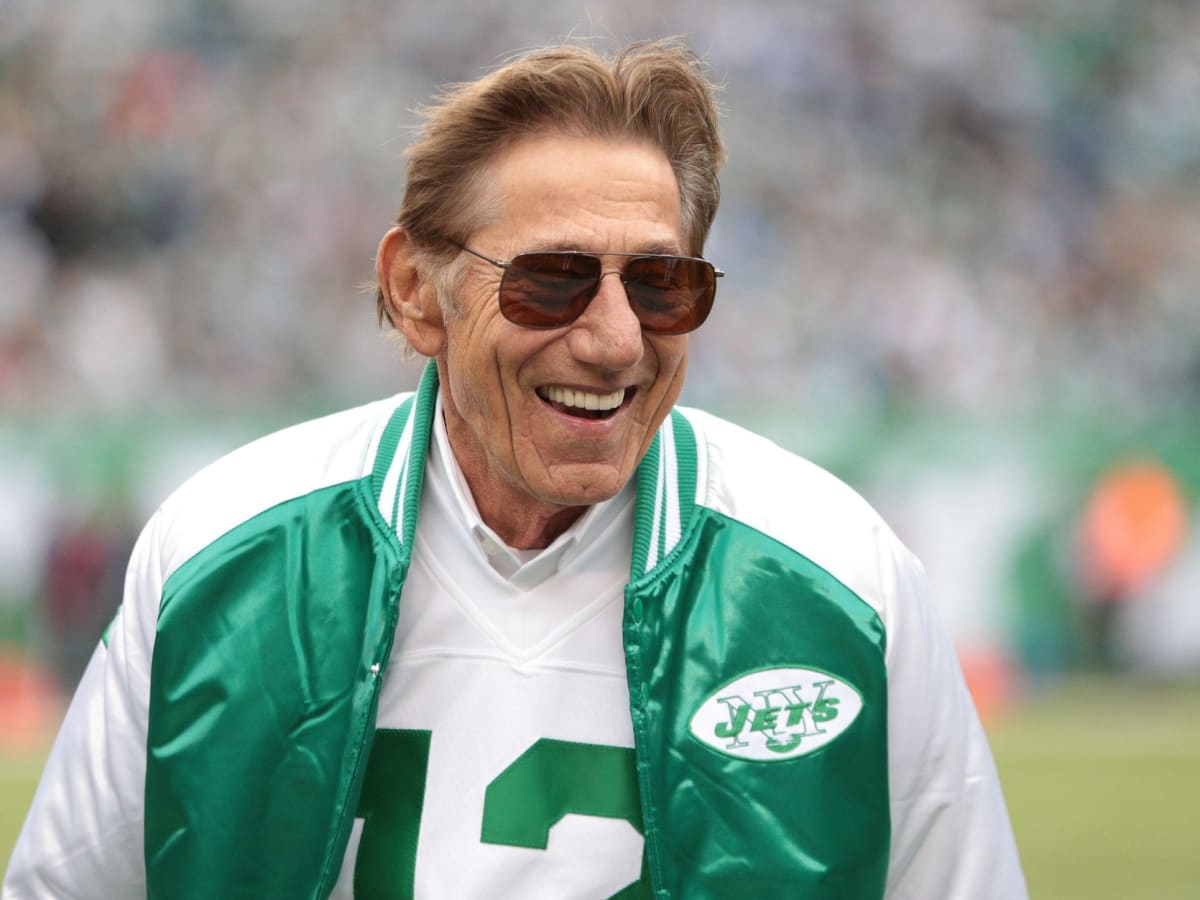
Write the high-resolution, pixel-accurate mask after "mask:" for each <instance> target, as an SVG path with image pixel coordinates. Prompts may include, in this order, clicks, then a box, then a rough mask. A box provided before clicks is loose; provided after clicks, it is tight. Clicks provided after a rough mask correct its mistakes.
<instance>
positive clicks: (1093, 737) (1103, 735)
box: [0, 679, 1200, 900]
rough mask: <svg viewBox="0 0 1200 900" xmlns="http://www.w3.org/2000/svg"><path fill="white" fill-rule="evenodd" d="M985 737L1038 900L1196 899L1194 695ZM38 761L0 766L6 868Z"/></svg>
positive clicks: (1120, 694) (1170, 691)
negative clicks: (994, 755) (1001, 782)
mask: <svg viewBox="0 0 1200 900" xmlns="http://www.w3.org/2000/svg"><path fill="white" fill-rule="evenodd" d="M989 730H990V732H991V737H992V747H993V750H994V751H995V754H996V760H997V764H998V765H999V767H1000V774H1001V778H1002V779H1003V782H1004V790H1005V794H1006V796H1007V798H1008V806H1009V812H1010V813H1011V815H1012V819H1013V827H1014V828H1015V830H1016V833H1017V842H1018V844H1019V845H1020V847H1021V855H1022V860H1023V862H1024V865H1025V872H1026V875H1027V877H1028V880H1029V888H1030V894H1031V896H1032V897H1033V900H1194V898H1196V897H1197V896H1200V840H1198V839H1200V686H1190V687H1182V686H1178V685H1165V684H1158V683H1141V682H1128V681H1105V680H1095V679H1092V680H1085V679H1077V680H1069V681H1064V682H1060V683H1058V684H1057V685H1055V686H1054V687H1052V688H1049V689H1046V690H1043V691H1041V692H1038V693H1037V694H1034V695H1032V696H1027V697H1026V699H1025V700H1024V701H1023V702H1022V703H1020V704H1019V705H1017V706H1015V707H1013V708H1012V709H1010V710H1009V711H1007V712H1005V713H1002V714H1001V715H1000V716H999V717H998V718H997V719H996V720H995V721H994V722H992V723H991V725H990V729H989ZM41 761H42V758H41V755H34V756H25V757H13V756H8V757H0V859H4V860H5V861H6V862H7V859H8V856H9V854H10V853H11V851H12V845H13V842H14V841H15V840H16V834H17V831H18V829H19V828H20V823H21V819H22V818H23V816H24V812H25V808H26V807H27V806H28V804H29V800H30V798H31V797H32V796H33V789H34V785H35V782H36V780H37V776H38V772H39V770H40V768H41ZM930 900H935V898H930Z"/></svg>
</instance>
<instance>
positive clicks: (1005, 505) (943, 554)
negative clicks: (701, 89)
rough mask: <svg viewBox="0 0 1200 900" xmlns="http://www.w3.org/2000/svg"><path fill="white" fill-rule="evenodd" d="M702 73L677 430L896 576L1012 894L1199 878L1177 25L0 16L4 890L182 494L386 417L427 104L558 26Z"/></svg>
mask: <svg viewBox="0 0 1200 900" xmlns="http://www.w3.org/2000/svg"><path fill="white" fill-rule="evenodd" d="M668 34H686V35H687V36H688V40H689V42H690V44H691V46H692V47H693V48H694V49H696V50H697V51H698V52H699V53H700V54H701V55H703V56H704V57H705V58H706V59H707V60H708V62H709V63H710V65H711V67H712V69H713V72H714V74H715V76H716V77H717V78H718V79H719V80H721V81H722V82H723V83H724V90H723V93H722V103H723V106H724V109H725V113H724V128H725V133H726V138H727V142H728V146H729V155H730V160H729V164H728V166H727V169H726V171H725V173H724V175H723V178H722V185H723V191H724V199H723V202H722V210H721V213H720V214H719V216H718V220H717V225H716V227H715V228H714V231H713V235H712V238H711V241H710V243H709V246H708V253H707V255H708V256H710V257H711V258H712V259H713V260H714V261H716V262H717V263H718V264H719V265H720V266H722V267H723V268H725V269H726V270H727V271H728V272H729V276H728V277H727V278H726V279H725V280H724V281H723V283H722V285H721V296H720V298H719V302H718V305H717V308H716V309H715V311H714V313H713V315H712V318H711V319H710V322H709V324H708V326H707V327H706V328H705V329H704V330H702V331H701V332H700V333H699V334H697V335H696V337H695V338H694V343H693V356H692V360H693V362H692V369H691V372H690V374H689V378H690V381H689V386H688V389H687V392H686V394H685V401H686V402H688V403H692V404H695V405H701V406H705V407H708V408H710V409H713V410H714V411H717V412H720V413H722V414H725V415H727V416H729V417H731V418H734V419H736V420H738V421H741V422H743V423H744V424H747V425H749V426H751V427H754V428H757V429H758V430H760V431H763V432H765V433H767V434H769V435H771V436H773V437H775V438H776V439H777V440H779V441H780V442H781V443H783V444H785V445H786V446H789V447H790V448H792V449H795V450H797V451H799V452H802V453H805V454H806V455H809V456H811V457H813V458H814V459H816V460H818V461H819V462H821V463H823V464H824V465H826V466H828V467H830V468H832V469H833V470H834V471H835V472H837V473H838V474H839V475H841V476H842V477H843V478H845V479H846V480H847V481H849V482H850V483H851V484H853V485H854V486H855V487H856V488H858V489H859V490H860V491H861V492H862V493H864V494H865V495H866V496H867V497H868V498H869V499H870V500H871V501H872V502H873V503H875V504H876V505H877V506H878V507H880V508H881V510H882V511H883V512H884V513H885V515H886V516H887V517H888V518H889V519H890V521H891V522H892V523H893V524H894V526H895V527H896V529H897V531H898V532H899V533H900V534H901V536H902V537H903V538H904V539H905V540H906V542H907V543H909V544H910V545H911V546H912V547H913V548H914V549H915V550H916V551H917V552H918V554H919V555H920V556H921V557H922V558H923V560H924V561H925V564H926V568H927V569H928V570H929V572H930V576H931V581H932V584H933V587H934V591H935V597H936V600H937V602H938V604H939V606H940V607H941V608H942V610H943V612H944V614H945V617H946V619H947V622H948V623H949V625H950V627H951V630H952V632H953V634H954V636H955V639H956V642H957V644H958V647H959V650H960V655H961V657H962V659H963V662H964V666H965V668H966V670H967V673H968V676H969V678H970V681H971V683H972V687H973V690H974V692H975V696H976V698H977V702H978V703H979V706H980V708H981V711H982V712H983V714H984V716H985V721H986V723H987V725H988V727H989V730H990V731H991V733H992V737H993V743H994V746H995V749H996V754H997V758H998V761H999V764H1000V766H1001V771H1002V775H1003V777H1004V780H1005V785H1006V791H1007V793H1008V795H1009V800H1010V809H1011V812H1012V815H1013V819H1014V824H1015V827H1016V829H1017V835H1018V841H1019V843H1020V844H1021V847H1022V851H1023V856H1024V860H1025V865H1026V868H1027V871H1028V874H1029V879H1030V885H1031V889H1032V891H1033V895H1034V897H1035V898H1049V900H1053V898H1089V900H1096V898H1114V900H1115V898H1135V900H1143V898H1144V900H1169V898H1176V897H1178V898H1183V897H1189V898H1190V897H1193V896H1195V895H1196V891H1197V889H1198V888H1200V855H1198V854H1197V853H1196V852H1195V846H1194V845H1195V835H1196V834H1197V833H1200V811H1198V810H1200V804H1198V803H1197V802H1196V801H1197V797H1198V796H1200V688H1198V687H1197V682H1198V678H1197V676H1198V675H1200V597H1197V594H1198V593H1200V530H1198V529H1197V527H1196V526H1197V522H1198V521H1200V519H1198V516H1200V452H1197V448H1198V447H1200V415H1198V410H1200V298H1198V297H1197V290H1198V288H1200V178H1198V177H1197V175H1200V115H1197V113H1198V112H1200V4H1196V3H1193V2H1188V0H1150V2H1145V3H1139V4H1130V3H1122V2H1119V0H1087V2H1084V0H1078V2H1073V0H980V2H975V3H968V2H966V0H962V2H956V0H876V2H865V0H864V2H855V0H841V2H834V0H813V2H782V0H780V2H768V0H762V2H755V3H740V4H732V3H722V2H717V0H691V2H687V3H685V2H682V0H678V2H676V0H671V2H664V0H595V2H590V3H559V4H553V5H550V4H542V3H535V2H532V0H508V2H505V3H492V2H472V3H467V2H462V0H455V2H440V3H437V4H432V3H420V4H418V3H407V2H397V0H392V2H384V0H348V2H345V3H341V4H329V3H322V2H318V0H214V2H204V0H164V2H151V0H126V2H115V0H114V2H93V0H56V2H54V3H43V2H40V0H2V2H0V471H3V473H4V474H3V477H0V736H2V737H0V860H6V859H7V854H8V851H9V848H10V847H11V842H12V840H13V839H14V837H15V832H16V829H17V828H18V827H19V821H20V818H21V816H22V814H23V811H24V808H25V806H26V805H27V803H28V798H29V795H30V792H31V791H32V784H33V781H34V780H35V779H36V775H37V772H38V771H39V769H40V765H41V761H42V758H43V756H44V752H45V747H46V740H47V737H46V735H47V734H48V733H50V732H51V731H52V730H53V727H54V724H55V723H56V721H57V717H58V716H59V715H60V714H61V695H62V691H63V690H65V689H67V688H68V687H69V686H70V685H71V684H72V683H73V681H74V679H75V678H76V677H77V675H78V671H79V669H80V667H81V666H82V664H83V661H84V660H85V658H86V655H87V654H88V653H89V652H90V650H91V648H92V647H93V646H94V643H95V639H96V635H97V634H98V632H99V630H100V629H101V628H102V627H103V624H104V623H105V622H106V621H107V619H108V618H109V617H110V616H111V614H112V609H113V607H114V606H115V603H116V602H117V599H116V598H117V592H118V589H119V582H120V578H121V568H122V566H123V564H124V556H125V554H126V553H127V552H128V548H129V544H130V542H131V541H132V538H133V536H134V534H135V532H136V529H137V528H138V527H139V526H140V524H141V522H142V521H144V519H145V518H146V517H147V516H148V515H149V513H150V511H151V510H152V509H153V508H154V506H155V505H156V504H157V502H158V501H159V500H160V499H161V498H162V497H163V496H164V495H165V493H166V492H168V491H169V490H170V489H171V488H172V487H173V486H174V485H175V484H177V483H178V482H179V481H180V480H181V479H182V478H183V477H185V476H186V475H187V474H188V473H190V472H191V471H193V470H194V469H195V468H197V467H198V466H200V465H202V464H204V463H205V462H207V461H209V460H211V459H213V458H215V457H216V456H217V455H219V454H220V453H221V452H223V451H225V450H227V449H230V448H232V447H233V446H235V445H236V444H238V443H240V442H242V441H244V440H246V439H249V438H251V437H254V436H256V435H258V434H262V433H264V432H266V431H268V430H271V429H272V428H274V427H276V426H280V425H283V424H287V423H289V422H292V421H295V420H297V419H299V418H302V417H306V416H310V415H315V414H319V413H322V412H326V411H331V410H333V409H336V408H340V407H342V406H345V405H349V404H353V403H358V402H363V401H366V400H368V399H372V398H375V397H377V396H380V395H383V394H387V393H392V392H395V391H397V390H402V389H407V388H409V387H411V386H412V385H413V384H414V383H415V380H416V377H417V372H418V368H417V366H416V365H415V364H413V363H406V362H404V361H402V360H401V359H400V358H399V354H398V353H397V350H396V348H395V346H394V344H393V343H391V342H390V341H389V340H388V339H386V338H385V337H384V336H382V335H381V333H380V332H379V330H378V329H377V328H376V327H375V324H374V321H373V302H372V299H371V295H370V294H369V292H364V291H363V290H362V285H363V283H364V282H367V281H369V279H370V278H371V274H372V256H373V252H374V248H375V246H376V243H377V241H378V238H379V236H380V235H381V234H382V232H383V230H384V229H385V228H386V227H387V225H388V224H389V223H390V221H391V220H392V218H393V216H394V214H395V210H396V208H397V206H398V203H399V197H400V193H401V190H402V184H401V162H400V155H401V153H402V150H403V148H404V146H405V144H406V142H407V136H408V134H409V133H410V131H411V128H412V126H413V125H414V123H415V122H416V117H415V115H414V112H413V107H414V106H415V105H416V104H418V103H420V102H422V101H424V100H426V99H427V98H428V97H429V96H430V95H431V93H432V91H433V90H434V89H435V88H436V87H437V85H439V84H441V83H443V82H446V81H454V80H465V79H471V78H474V77H477V76H478V75H479V74H481V73H482V72H483V71H484V70H486V69H487V68H489V67H490V66H492V65H495V64H497V63H499V62H501V61H503V59H505V58H506V57H507V56H508V55H509V54H511V53H512V52H514V51H516V50H520V49H522V48H528V47H533V46H537V45H540V44H543V43H546V42H551V41H555V40H557V39H559V38H561V37H563V36H565V35H574V36H576V37H579V38H583V37H593V38H594V43H596V44H597V45H598V46H600V47H602V48H608V47H611V46H613V45H614V44H615V43H616V42H623V41H626V40H629V39H636V38H646V37H656V36H662V35H668Z"/></svg>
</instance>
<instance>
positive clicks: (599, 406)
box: [539, 385, 625, 410]
mask: <svg viewBox="0 0 1200 900" xmlns="http://www.w3.org/2000/svg"><path fill="white" fill-rule="evenodd" d="M539 393H540V394H541V395H542V396H543V397H545V398H546V399H547V400H549V401H550V402H551V403H561V404H562V405H563V406H573V407H576V408H577V409H592V410H606V409H616V408H617V407H618V406H620V405H621V401H622V400H624V399H625V389H624V388H621V389H620V390H616V391H613V392H612V393H611V394H592V393H588V392H587V391H573V390H571V389H570V388H564V387H558V386H557V385H551V386H550V387H546V388H542V389H541V390H540V391H539Z"/></svg>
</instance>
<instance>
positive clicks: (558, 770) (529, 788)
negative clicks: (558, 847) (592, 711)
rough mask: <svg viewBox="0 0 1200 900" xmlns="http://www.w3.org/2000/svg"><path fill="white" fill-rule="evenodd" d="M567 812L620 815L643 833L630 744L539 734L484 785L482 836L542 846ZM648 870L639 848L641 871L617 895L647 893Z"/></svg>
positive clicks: (625, 898) (626, 898) (626, 899)
mask: <svg viewBox="0 0 1200 900" xmlns="http://www.w3.org/2000/svg"><path fill="white" fill-rule="evenodd" d="M568 813H575V814H576V815H584V816H603V817H604V818H607V819H624V820H625V821H626V822H628V823H629V824H630V825H632V826H633V827H634V828H636V829H637V830H638V832H639V833H641V832H642V804H641V800H640V798H639V796H638V785H637V770H636V768H635V766H634V754H633V750H632V749H630V748H626V747H608V746H604V745H601V744H577V743H574V742H572V741H556V740H551V739H550V738H542V739H541V740H539V741H537V742H536V743H535V744H534V745H533V746H532V747H530V748H529V749H528V750H526V751H525V752H524V753H522V754H521V755H520V756H518V757H517V758H516V760H515V761H514V762H513V763H512V765H510V766H509V767H508V768H507V769H505V770H504V771H503V772H501V773H500V774H499V775H497V776H496V778H495V779H493V781H492V783H491V784H489V785H488V787H487V794H486V795H485V797H484V801H483V830H482V833H481V835H480V840H482V841H483V842H484V843H485V844H508V845H510V846H514V847H530V848H532V849H535V850H545V849H546V844H547V842H548V841H549V839H550V829H551V828H553V827H554V826H555V825H556V824H558V822H559V821H561V820H562V818H563V817H564V816H566V815H567V814H568ZM647 876H648V873H647V871H646V855H645V852H644V851H643V853H642V877H641V878H640V879H639V880H638V881H636V882H634V883H633V884H631V885H629V886H628V887H626V888H624V889H623V890H621V891H620V892H619V893H618V894H616V895H615V897H617V898H620V900H634V898H640V897H647V898H648V897H650V896H651V894H650V886H649V878H648V877H647Z"/></svg>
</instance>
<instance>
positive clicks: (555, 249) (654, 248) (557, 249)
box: [518, 240, 687, 256]
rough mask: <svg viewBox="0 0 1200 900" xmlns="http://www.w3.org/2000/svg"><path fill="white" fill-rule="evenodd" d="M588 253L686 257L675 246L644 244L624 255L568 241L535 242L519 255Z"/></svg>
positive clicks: (619, 254)
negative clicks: (590, 248) (592, 248)
mask: <svg viewBox="0 0 1200 900" xmlns="http://www.w3.org/2000/svg"><path fill="white" fill-rule="evenodd" d="M539 252H549V253H587V254H590V255H592V256H606V255H612V256H686V255H687V254H685V253H684V252H683V251H682V250H680V249H679V248H678V247H677V246H675V245H674V244H662V243H656V244H644V245H642V246H641V247H639V248H638V249H637V250H632V251H630V252H628V253H622V252H619V251H616V250H589V249H586V248H584V247H580V246H579V245H578V244H572V243H569V242H567V241H550V240H548V241H535V242H534V243H533V244H532V245H530V246H529V247H528V248H527V249H523V250H519V251H518V253H539Z"/></svg>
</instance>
